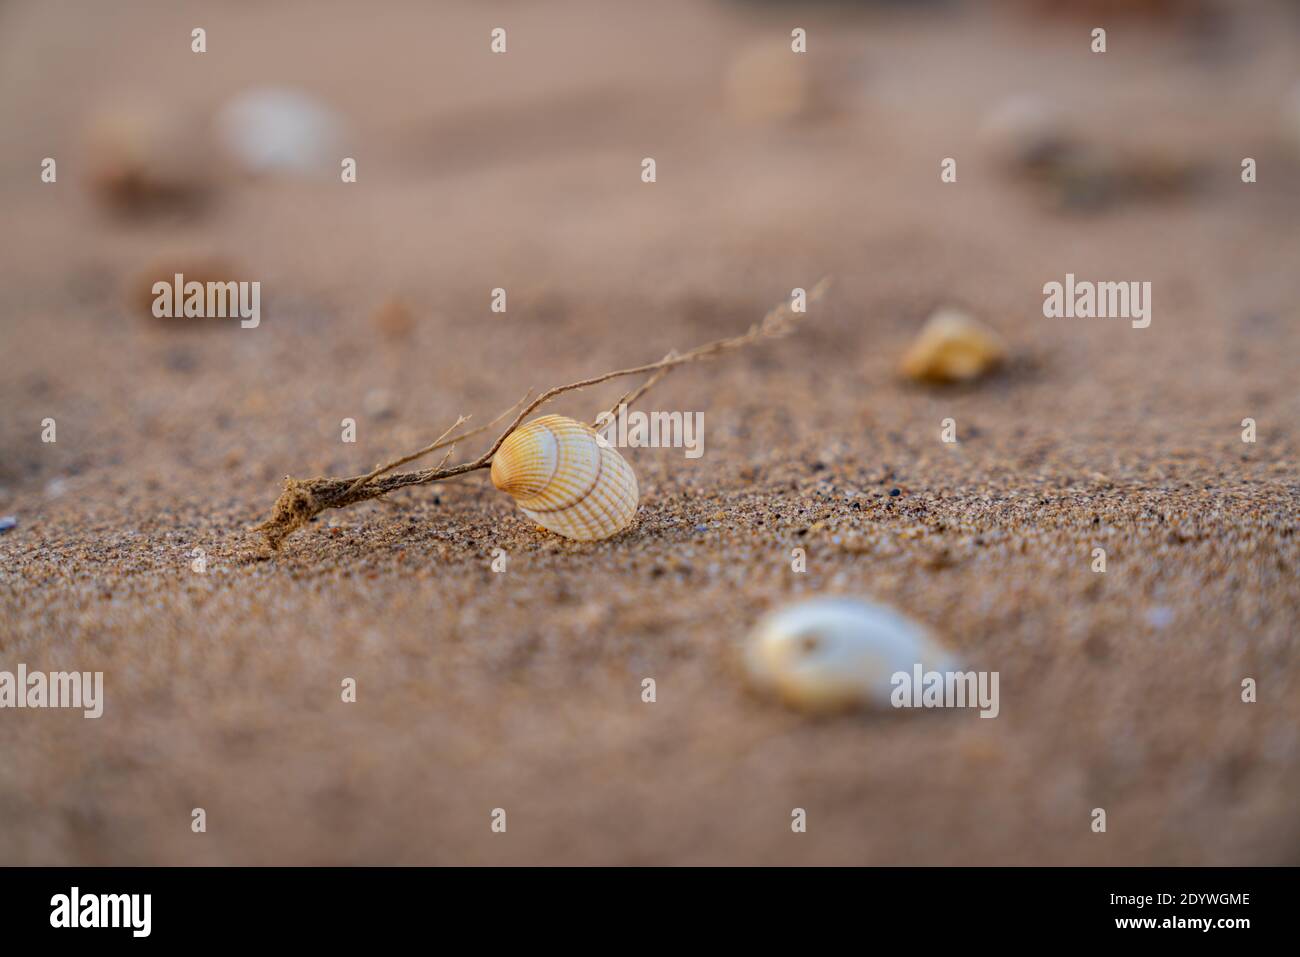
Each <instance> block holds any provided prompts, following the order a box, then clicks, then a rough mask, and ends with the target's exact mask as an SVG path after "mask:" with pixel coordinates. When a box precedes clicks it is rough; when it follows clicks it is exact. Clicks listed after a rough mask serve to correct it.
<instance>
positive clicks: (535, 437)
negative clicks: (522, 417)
mask: <svg viewBox="0 0 1300 957" xmlns="http://www.w3.org/2000/svg"><path fill="white" fill-rule="evenodd" d="M492 484H493V485H495V486H496V487H497V488H499V489H501V491H503V492H506V493H507V494H509V495H510V496H511V497H512V498H514V500H515V504H517V505H518V506H519V508H520V510H521V511H522V512H523V513H524V514H525V515H527V516H528V517H529V518H531V519H532V520H533V521H534V522H536V523H537V524H538V525H541V526H542V527H543V528H548V529H550V530H551V531H552V532H555V533H556V534H558V535H563V536H564V537H565V538H572V539H576V540H577V541H580V542H589V541H595V540H597V539H601V538H609V537H610V536H611V535H613V534H615V533H617V532H619V531H621V530H622V529H624V528H626V527H627V526H628V524H629V523H630V522H631V521H632V517H633V516H634V515H635V514H636V506H637V499H638V493H637V486H636V475H634V474H633V473H632V467H631V466H630V465H628V464H627V462H626V461H625V460H624V459H623V456H621V455H619V454H618V452H617V451H616V450H615V449H613V448H612V447H602V446H601V444H600V443H599V442H597V440H596V433H595V432H594V431H592V429H591V428H590V427H589V426H587V425H584V424H583V423H581V422H578V421H576V420H574V419H569V418H565V417H564V416H562V415H544V416H542V417H541V418H539V419H534V420H533V421H531V422H529V423H527V424H525V425H521V426H520V427H519V428H518V429H516V430H515V431H514V432H512V433H511V434H510V437H509V438H508V439H506V440H505V442H504V443H503V444H502V446H501V448H499V449H498V450H497V453H496V455H494V456H493V457H492Z"/></svg>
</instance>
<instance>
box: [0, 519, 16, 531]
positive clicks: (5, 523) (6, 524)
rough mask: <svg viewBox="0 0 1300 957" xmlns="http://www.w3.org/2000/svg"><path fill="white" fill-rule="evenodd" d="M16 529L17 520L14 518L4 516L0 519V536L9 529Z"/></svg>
mask: <svg viewBox="0 0 1300 957" xmlns="http://www.w3.org/2000/svg"><path fill="white" fill-rule="evenodd" d="M17 527H18V519H16V518H15V517H14V516H12V515H6V516H4V517H3V518H0V534H3V533H5V532H7V531H9V529H11V528H17Z"/></svg>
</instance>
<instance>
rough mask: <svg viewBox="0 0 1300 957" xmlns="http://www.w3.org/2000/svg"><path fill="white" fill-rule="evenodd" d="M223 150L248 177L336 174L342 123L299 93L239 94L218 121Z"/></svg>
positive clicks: (262, 91) (276, 89)
mask: <svg viewBox="0 0 1300 957" xmlns="http://www.w3.org/2000/svg"><path fill="white" fill-rule="evenodd" d="M217 133H218V137H219V139H220V141H221V144H222V146H223V147H224V148H225V150H226V152H227V153H229V154H230V155H231V156H232V157H234V159H235V160H237V161H238V162H239V163H240V165H242V166H243V167H244V168H245V169H246V170H248V171H249V172H250V173H300V174H309V173H321V172H324V171H327V170H337V168H338V162H339V160H340V159H341V158H342V153H341V150H342V143H343V139H344V123H343V120H342V118H341V117H340V116H339V115H338V114H337V113H335V112H334V111H333V110H332V109H330V107H328V106H326V105H325V104H324V103H322V102H320V101H319V100H317V99H316V98H314V97H312V96H309V95H308V94H306V93H300V92H299V91H297V90H291V89H281V88H279V87H265V88H261V89H254V90H248V91H245V92H244V93H241V94H239V95H238V96H236V97H235V98H234V99H232V100H231V101H230V102H228V103H227V104H226V105H225V106H224V107H222V109H221V111H220V113H219V114H218V115H217Z"/></svg>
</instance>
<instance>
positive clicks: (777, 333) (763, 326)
mask: <svg viewBox="0 0 1300 957" xmlns="http://www.w3.org/2000/svg"><path fill="white" fill-rule="evenodd" d="M829 286H830V278H829V277H827V278H825V279H822V280H821V282H819V283H817V285H816V286H815V287H813V289H812V291H811V292H809V294H808V302H809V304H812V303H813V302H816V301H817V300H819V299H821V297H822V296H823V295H824V294H825V292H826V290H827V289H828V288H829ZM800 315H801V314H799V313H796V312H794V311H793V310H792V309H791V308H790V305H789V303H785V302H783V303H781V304H780V305H778V306H776V307H775V308H774V309H772V310H771V311H770V312H768V314H767V315H766V316H764V317H763V320H762V321H761V322H758V323H755V324H754V325H752V326H750V328H749V331H747V332H745V333H744V334H742V335H739V336H733V337H731V338H730V339H719V340H717V341H715V342H709V343H705V344H704V345H702V346H698V347H696V348H694V349H692V350H690V351H689V352H684V353H680V354H679V353H677V352H670V353H668V355H666V356H664V357H663V358H662V359H660V360H659V361H658V362H651V363H648V364H646V365H642V366H634V367H632V368H630V369H619V370H617V371H615V372H606V373H605V374H604V375H598V376H594V377H593V378H590V379H583V380H582V381H580V382H571V383H569V384H568V385H561V386H556V387H555V388H553V389H547V390H546V391H545V392H543V393H541V394H540V395H538V396H537V397H536V398H534V399H532V400H529V398H528V396H527V395H525V396H524V398H523V399H521V400H520V401H519V402H516V403H515V404H514V405H513V406H511V407H510V408H509V409H506V410H505V411H504V412H502V413H501V414H500V415H499V416H497V417H496V418H495V419H493V420H492V421H491V422H489V423H488V424H487V425H484V426H480V427H478V428H476V429H471V430H469V431H467V432H461V433H459V434H457V433H456V430H457V429H459V428H460V427H461V426H462V425H464V424H465V423H466V422H467V421H468V418H467V417H466V416H460V417H459V418H457V420H456V422H455V424H453V425H452V426H451V428H449V429H447V430H446V431H445V432H443V433H442V435H440V436H438V438H436V439H435V440H434V441H433V442H431V443H429V444H428V445H426V446H425V447H424V448H422V449H419V450H417V451H415V452H412V453H411V454H409V455H404V456H401V457H400V458H396V459H393V460H392V461H391V462H387V463H385V464H384V465H381V466H379V467H377V468H375V469H374V470H373V471H371V472H368V473H367V474H365V475H359V476H354V477H352V478H314V479H302V480H300V479H295V478H293V477H292V476H287V475H286V476H285V479H284V491H282V492H281V493H280V496H279V498H277V499H276V500H275V504H274V505H273V506H272V507H271V515H270V517H269V518H267V519H266V521H264V522H262V523H261V524H260V525H257V526H254V528H253V529H252V530H253V531H256V532H261V533H262V535H263V536H265V538H266V541H267V544H269V545H270V546H271V548H273V549H278V548H279V547H280V543H281V542H283V541H284V539H286V538H287V537H288V536H290V535H292V534H293V533H294V532H296V531H297V530H298V529H300V528H302V527H303V526H304V525H306V524H307V523H308V522H310V521H311V520H312V519H313V518H314V517H315V516H317V515H319V514H320V513H321V512H323V511H324V510H325V509H327V508H346V507H347V506H349V505H356V504H357V503H358V502H365V501H369V500H370V499H374V498H379V497H381V496H384V495H387V494H388V493H390V492H395V491H397V490H398V489H402V488H409V487H410V486H413V485H429V484H431V483H433V482H441V481H445V480H447V479H451V478H455V477H456V476H458V475H465V474H467V473H469V472H475V471H478V470H479V469H485V468H489V467H490V466H491V465H492V456H493V455H495V454H496V452H497V449H499V448H501V444H502V443H503V442H505V440H506V439H507V438H509V437H510V433H512V432H513V431H514V430H515V429H517V428H519V426H520V425H521V424H522V423H523V421H524V419H525V418H527V417H528V415H530V414H531V413H532V412H534V411H535V410H536V409H538V408H539V407H540V406H542V405H543V404H545V403H546V402H549V401H550V400H551V399H554V398H555V397H556V396H558V395H563V394H564V393H566V392H575V391H577V390H579V389H585V388H587V387H588V386H593V385H599V384H600V383H602V382H608V381H609V380H611V379H617V378H621V377H622V376H630V375H648V378H647V379H646V381H645V382H643V383H642V384H641V385H639V386H638V387H637V388H635V389H632V390H631V391H629V392H626V393H624V394H623V395H622V396H621V397H620V398H619V400H618V401H617V402H615V403H614V405H613V407H612V408H611V409H610V414H617V412H618V408H619V406H620V405H624V404H626V405H631V404H632V403H634V402H635V401H636V400H637V399H639V398H641V397H642V396H643V395H645V393H646V392H647V391H649V390H650V389H651V388H652V387H653V386H654V385H656V384H657V383H658V382H660V381H661V380H662V379H663V377H664V376H666V375H667V374H668V373H669V372H671V371H672V370H673V369H675V368H677V367H678V366H682V365H686V364H687V363H691V362H699V361H701V360H704V359H712V358H714V357H716V356H719V355H722V354H724V353H727V352H731V351H733V350H735V349H739V348H742V347H744V346H748V345H751V344H753V343H755V342H758V341H760V340H764V339H777V338H781V337H783V336H786V335H789V334H790V333H791V332H793V331H794V330H795V327H796V326H797V324H798V319H799V318H800ZM521 407H522V408H521ZM516 410H518V411H517V412H516ZM512 412H515V416H514V418H513V419H512V420H511V422H510V425H509V426H507V427H506V429H505V431H503V432H502V433H501V434H500V435H498V436H497V438H496V440H495V441H494V442H493V443H492V445H491V447H490V448H489V449H488V450H487V451H486V452H484V453H483V454H482V455H480V456H479V457H478V458H476V459H474V460H473V461H470V462H463V463H461V464H460V465H450V466H449V465H448V464H447V463H448V462H449V461H450V459H451V456H452V454H453V453H454V452H455V446H456V444H457V443H459V442H463V441H464V440H466V439H468V438H471V437H472V436H475V435H479V434H482V433H483V432H486V431H488V430H489V429H491V428H492V427H493V426H495V425H497V424H498V423H500V422H501V421H502V420H504V419H505V418H507V417H508V416H509V415H510V414H511V413H512ZM599 421H600V420H599V418H597V419H596V420H594V422H593V426H594V425H595V424H596V423H598V422H599ZM439 449H447V450H448V451H447V453H446V455H444V456H443V458H442V460H441V461H440V462H439V463H438V464H437V465H436V466H434V467H433V468H428V469H421V470H419V471H417V472H398V473H396V474H392V475H390V474H387V473H389V472H391V471H392V470H393V469H395V468H397V467H398V466H400V465H405V464H407V463H408V462H412V461H414V460H415V459H418V458H421V457H423V456H425V455H428V454H429V453H431V452H435V451H438V450H439Z"/></svg>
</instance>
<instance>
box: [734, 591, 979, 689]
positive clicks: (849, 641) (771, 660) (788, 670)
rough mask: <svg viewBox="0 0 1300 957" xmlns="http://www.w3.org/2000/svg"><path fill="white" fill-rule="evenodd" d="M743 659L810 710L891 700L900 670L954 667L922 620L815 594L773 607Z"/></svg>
mask: <svg viewBox="0 0 1300 957" xmlns="http://www.w3.org/2000/svg"><path fill="white" fill-rule="evenodd" d="M745 664H746V668H747V670H748V673H749V677H750V679H751V681H752V682H753V683H754V684H755V686H756V687H758V688H759V689H761V690H763V691H767V692H770V693H772V694H775V695H777V696H778V697H780V698H781V699H782V700H784V701H785V702H786V703H787V704H790V705H793V706H795V707H798V708H803V709H805V710H809V711H837V710H843V709H845V708H849V707H854V706H868V707H876V708H889V707H891V704H890V700H889V698H890V693H891V692H892V690H893V687H892V685H891V682H890V679H891V677H892V676H893V675H894V674H895V673H896V672H899V671H905V672H907V673H908V674H911V672H912V667H913V665H916V664H920V665H921V666H922V668H923V669H924V670H926V671H947V670H953V669H955V668H956V667H957V662H956V658H955V657H954V656H953V655H952V654H951V653H950V652H948V651H947V650H946V649H944V648H942V647H941V646H940V645H938V644H937V643H936V642H935V641H934V640H933V639H932V638H931V637H930V636H929V634H928V633H927V632H926V630H925V629H924V628H923V627H922V626H921V625H919V624H917V623H916V622H914V621H911V620H910V619H908V618H905V617H903V616H902V615H900V614H899V613H898V612H896V611H894V610H893V609H891V608H887V607H885V606H883V605H878V604H874V603H871V602H866V601H858V600H854V599H849V598H814V599H811V600H809V601H804V602H800V603H798V604H794V605H789V606H787V607H785V608H783V609H780V610H778V611H776V612H774V613H772V614H770V615H768V616H767V617H766V618H764V619H763V620H762V621H760V622H759V623H758V625H757V626H756V627H755V629H754V631H753V634H752V635H751V636H750V639H749V643H748V645H747V647H746V653H745Z"/></svg>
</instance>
